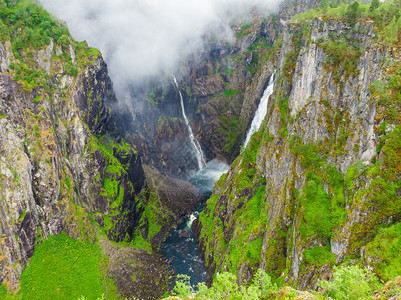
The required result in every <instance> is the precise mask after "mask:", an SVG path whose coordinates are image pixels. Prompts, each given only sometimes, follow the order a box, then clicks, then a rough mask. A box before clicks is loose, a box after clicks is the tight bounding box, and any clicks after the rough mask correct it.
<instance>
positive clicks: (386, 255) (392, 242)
mask: <svg viewBox="0 0 401 300" xmlns="http://www.w3.org/2000/svg"><path fill="white" fill-rule="evenodd" d="M365 251H366V256H368V257H371V258H372V259H371V260H370V261H371V262H370V263H369V264H370V265H371V266H372V267H373V270H374V272H375V273H376V274H377V276H379V278H380V279H382V280H384V281H387V280H391V279H392V278H394V277H396V276H399V275H400V274H401V255H400V254H401V223H397V224H395V225H392V226H391V227H389V228H382V229H380V231H379V233H378V234H377V236H376V237H375V238H374V239H373V240H372V241H371V242H370V243H368V244H367V245H366V247H365Z"/></svg>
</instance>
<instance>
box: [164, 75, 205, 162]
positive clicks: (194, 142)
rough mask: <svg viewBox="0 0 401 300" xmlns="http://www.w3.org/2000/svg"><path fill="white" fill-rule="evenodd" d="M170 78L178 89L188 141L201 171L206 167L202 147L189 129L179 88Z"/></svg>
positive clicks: (175, 80)
mask: <svg viewBox="0 0 401 300" xmlns="http://www.w3.org/2000/svg"><path fill="white" fill-rule="evenodd" d="M171 76H172V77H173V79H174V83H175V85H176V87H177V89H178V93H179V94H180V100H181V110H182V116H183V117H184V121H185V124H186V125H187V128H188V132H189V139H190V141H191V144H192V147H193V148H194V150H195V154H196V159H197V160H198V167H199V170H201V169H202V168H204V167H205V165H206V162H205V158H204V157H203V152H202V147H201V145H200V143H199V141H198V140H197V139H196V138H195V136H194V133H193V131H192V128H191V125H190V124H189V121H188V118H187V115H186V114H185V107H184V99H183V97H182V94H181V90H180V87H179V86H178V82H177V78H175V76H174V75H173V74H171Z"/></svg>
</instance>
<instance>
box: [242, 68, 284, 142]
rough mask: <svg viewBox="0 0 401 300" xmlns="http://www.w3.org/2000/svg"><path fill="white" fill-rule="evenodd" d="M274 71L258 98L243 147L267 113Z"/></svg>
mask: <svg viewBox="0 0 401 300" xmlns="http://www.w3.org/2000/svg"><path fill="white" fill-rule="evenodd" d="M275 73H276V71H274V72H273V74H272V75H271V76H270V79H269V83H268V84H267V88H266V90H265V91H264V93H263V96H262V99H260V103H259V106H258V109H257V110H256V112H255V116H254V117H253V120H252V123H251V127H250V128H249V130H248V133H247V135H246V139H245V143H244V147H246V145H248V143H249V140H250V139H251V136H252V134H254V133H255V132H256V131H258V130H259V128H260V125H262V122H263V119H264V118H265V116H266V113H267V102H268V100H269V97H270V95H271V94H273V89H274V74H275Z"/></svg>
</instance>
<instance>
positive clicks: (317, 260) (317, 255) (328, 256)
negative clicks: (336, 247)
mask: <svg viewBox="0 0 401 300" xmlns="http://www.w3.org/2000/svg"><path fill="white" fill-rule="evenodd" d="M304 257H305V260H306V262H308V263H309V264H312V265H316V266H317V267H320V266H323V265H325V264H327V263H331V264H335V263H336V257H335V255H334V254H333V253H331V252H330V249H329V247H318V246H316V247H314V248H312V249H307V250H305V252H304Z"/></svg>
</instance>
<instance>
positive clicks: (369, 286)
mask: <svg viewBox="0 0 401 300" xmlns="http://www.w3.org/2000/svg"><path fill="white" fill-rule="evenodd" d="M319 286H320V287H322V288H325V289H326V292H325V294H326V295H327V296H329V297H331V298H333V299H337V300H342V299H347V300H348V299H349V300H353V299H355V300H358V299H366V298H367V297H368V296H370V295H371V294H372V292H373V291H374V290H375V289H376V288H378V286H379V284H378V279H377V277H375V276H374V275H373V274H372V273H371V272H369V271H368V270H367V269H365V268H364V269H362V268H360V267H358V266H342V267H334V274H333V281H327V280H323V281H319Z"/></svg>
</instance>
